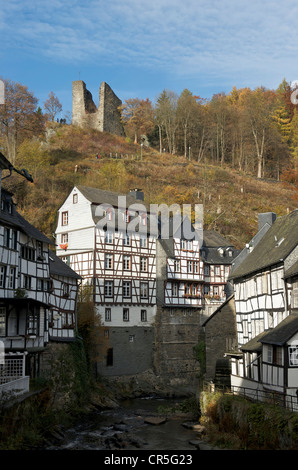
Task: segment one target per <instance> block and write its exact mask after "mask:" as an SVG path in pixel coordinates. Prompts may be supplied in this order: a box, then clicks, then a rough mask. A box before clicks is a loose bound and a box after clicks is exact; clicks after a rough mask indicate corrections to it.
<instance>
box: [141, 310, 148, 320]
mask: <svg viewBox="0 0 298 470" xmlns="http://www.w3.org/2000/svg"><path fill="white" fill-rule="evenodd" d="M141 321H147V310H141Z"/></svg>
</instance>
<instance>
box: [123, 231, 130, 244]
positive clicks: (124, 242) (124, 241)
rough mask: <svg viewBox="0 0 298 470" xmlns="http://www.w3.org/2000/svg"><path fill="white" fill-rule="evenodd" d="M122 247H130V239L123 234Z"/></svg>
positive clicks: (127, 235)
mask: <svg viewBox="0 0 298 470" xmlns="http://www.w3.org/2000/svg"><path fill="white" fill-rule="evenodd" d="M123 245H125V246H129V245H130V237H129V234H128V233H124V234H123Z"/></svg>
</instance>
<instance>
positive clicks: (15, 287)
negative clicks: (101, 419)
mask: <svg viewBox="0 0 298 470" xmlns="http://www.w3.org/2000/svg"><path fill="white" fill-rule="evenodd" d="M50 243H51V242H50V240H49V239H48V238H47V237H45V236H44V235H43V234H42V233H41V232H39V231H38V230H37V229H36V228H35V227H33V226H32V225H31V224H29V223H28V222H27V221H26V220H25V219H24V218H23V217H22V216H21V215H20V214H18V212H17V211H16V208H15V205H14V203H13V199H12V194H11V193H9V192H7V191H6V190H4V189H3V188H2V190H1V211H0V319H1V340H2V342H3V343H4V347H5V353H13V352H20V351H21V352H24V351H25V352H26V354H27V358H26V360H27V373H28V375H35V373H36V371H37V370H38V367H39V355H40V353H41V351H42V350H43V348H44V347H45V344H46V343H47V342H48V339H49V338H48V328H47V311H48V310H47V309H48V301H49V286H50V271H49V244H50Z"/></svg>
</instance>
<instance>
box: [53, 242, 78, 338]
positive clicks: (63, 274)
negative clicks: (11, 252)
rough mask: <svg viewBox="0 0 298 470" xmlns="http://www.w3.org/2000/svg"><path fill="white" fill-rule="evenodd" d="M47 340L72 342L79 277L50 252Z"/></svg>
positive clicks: (75, 321)
mask: <svg viewBox="0 0 298 470" xmlns="http://www.w3.org/2000/svg"><path fill="white" fill-rule="evenodd" d="M49 263H50V286H49V307H50V312H49V323H48V327H49V340H50V341H63V342H65V341H73V340H74V339H75V333H76V328H77V318H76V307H77V299H78V282H79V281H80V280H81V277H80V276H79V275H78V274H77V273H76V272H75V271H73V270H72V269H71V268H70V267H69V266H67V264H66V263H64V262H63V261H62V260H61V259H60V258H58V256H56V255H55V253H53V252H52V251H50V252H49Z"/></svg>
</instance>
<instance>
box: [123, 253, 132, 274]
mask: <svg viewBox="0 0 298 470" xmlns="http://www.w3.org/2000/svg"><path fill="white" fill-rule="evenodd" d="M130 259H131V258H130V255H123V269H124V270H125V271H128V270H130V267H131V265H130Z"/></svg>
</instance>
